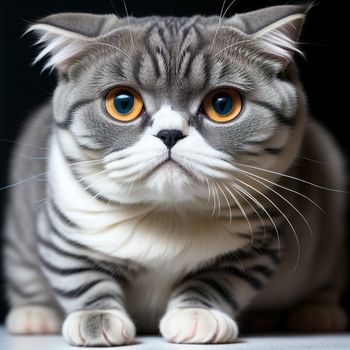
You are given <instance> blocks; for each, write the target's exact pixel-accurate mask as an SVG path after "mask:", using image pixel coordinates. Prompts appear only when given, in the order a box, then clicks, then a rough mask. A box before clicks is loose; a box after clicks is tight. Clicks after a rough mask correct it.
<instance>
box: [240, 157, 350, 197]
mask: <svg viewBox="0 0 350 350" xmlns="http://www.w3.org/2000/svg"><path fill="white" fill-rule="evenodd" d="M236 164H238V165H241V166H245V167H248V168H252V169H256V170H261V171H265V172H267V173H270V174H275V175H278V176H283V177H287V178H288V179H292V180H295V181H300V182H302V183H305V184H307V185H310V186H312V187H316V188H319V189H321V190H326V191H332V192H338V193H348V192H347V191H342V190H337V189H333V188H327V187H323V186H320V185H317V184H314V183H312V182H310V181H307V180H303V179H300V178H298V177H295V176H291V175H287V174H282V173H278V172H276V171H272V170H268V169H264V168H259V167H256V166H253V165H248V164H242V163H238V162H236Z"/></svg>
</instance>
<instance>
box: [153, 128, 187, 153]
mask: <svg viewBox="0 0 350 350" xmlns="http://www.w3.org/2000/svg"><path fill="white" fill-rule="evenodd" d="M155 136H157V137H159V138H160V139H161V140H162V141H163V142H164V143H165V145H166V146H167V147H168V148H169V149H171V148H172V147H174V145H175V144H176V142H177V141H179V140H181V139H183V138H184V137H186V136H185V135H184V134H183V133H182V132H181V131H180V130H160V131H159V133H158V134H157V135H155Z"/></svg>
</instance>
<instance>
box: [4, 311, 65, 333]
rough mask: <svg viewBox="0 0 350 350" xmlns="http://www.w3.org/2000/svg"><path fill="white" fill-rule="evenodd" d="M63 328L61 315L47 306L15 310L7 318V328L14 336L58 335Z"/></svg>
mask: <svg viewBox="0 0 350 350" xmlns="http://www.w3.org/2000/svg"><path fill="white" fill-rule="evenodd" d="M61 326H62V318H61V316H60V314H59V313H58V312H57V311H56V310H55V309H53V308H50V307H46V306H36V305H33V306H22V307H18V308H14V309H12V310H11V311H10V312H9V314H8V315H7V317H6V327H7V329H8V331H9V332H10V333H12V334H57V333H59V332H60V331H61Z"/></svg>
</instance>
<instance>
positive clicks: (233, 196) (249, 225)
mask: <svg viewBox="0 0 350 350" xmlns="http://www.w3.org/2000/svg"><path fill="white" fill-rule="evenodd" d="M223 185H224V187H225V188H226V190H227V191H228V193H229V194H230V196H231V197H232V199H233V200H234V202H235V203H236V205H237V206H238V208H239V210H240V211H241V213H242V215H243V217H244V219H245V220H246V222H247V224H248V227H249V231H250V235H251V240H252V242H253V241H254V235H253V229H252V226H251V224H250V221H249V218H248V216H247V213H246V212H245V210H244V208H243V207H242V205H241V203H240V202H239V200H238V199H237V197H236V196H235V195H234V194H233V193H232V191H231V190H230V189H229V188H228V187H227V186H226V185H225V184H223Z"/></svg>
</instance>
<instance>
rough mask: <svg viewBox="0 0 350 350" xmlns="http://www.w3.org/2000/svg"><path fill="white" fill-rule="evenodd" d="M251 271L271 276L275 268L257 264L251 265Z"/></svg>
mask: <svg viewBox="0 0 350 350" xmlns="http://www.w3.org/2000/svg"><path fill="white" fill-rule="evenodd" d="M249 271H252V272H258V273H260V274H261V275H263V276H265V277H271V276H272V275H273V273H274V271H273V270H271V269H270V268H268V267H267V266H265V265H256V266H253V267H250V268H249Z"/></svg>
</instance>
